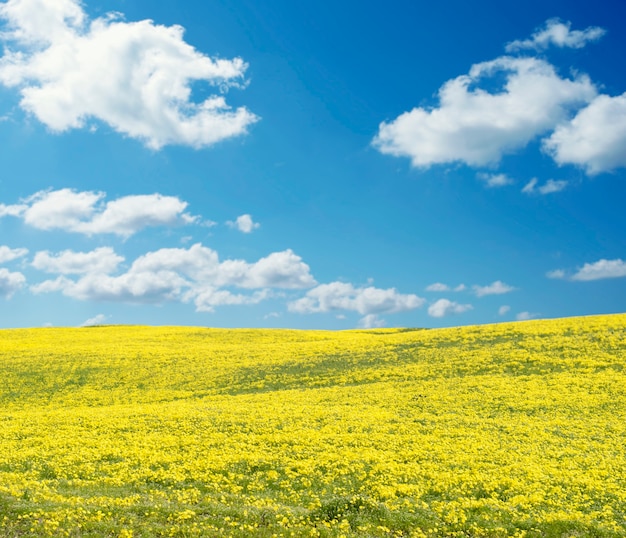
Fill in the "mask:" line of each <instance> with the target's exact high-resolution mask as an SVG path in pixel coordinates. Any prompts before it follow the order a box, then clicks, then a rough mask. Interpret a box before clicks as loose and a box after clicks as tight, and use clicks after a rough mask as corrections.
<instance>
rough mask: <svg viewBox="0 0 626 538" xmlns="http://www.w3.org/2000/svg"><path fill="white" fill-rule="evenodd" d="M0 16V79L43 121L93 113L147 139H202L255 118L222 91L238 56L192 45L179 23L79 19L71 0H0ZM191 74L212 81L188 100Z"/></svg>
mask: <svg viewBox="0 0 626 538" xmlns="http://www.w3.org/2000/svg"><path fill="white" fill-rule="evenodd" d="M0 17H1V18H2V19H4V20H5V21H6V24H7V26H8V28H9V31H8V32H4V33H3V34H2V37H3V38H4V41H5V43H6V44H7V47H6V49H5V54H4V56H3V57H2V58H0V83H2V84H3V85H5V86H7V87H15V88H18V89H19V91H20V93H21V101H20V106H21V107H22V108H23V109H24V110H25V111H27V112H29V113H31V114H33V115H34V116H35V117H36V118H37V119H38V120H39V121H41V122H42V123H44V124H45V125H46V126H47V127H49V128H50V129H51V130H52V131H56V132H62V131H66V130H68V129H75V128H81V127H84V126H85V125H87V123H88V121H89V120H91V119H95V120H99V121H102V122H104V123H106V124H107V125H109V126H110V127H111V128H113V129H114V130H116V131H118V132H120V133H122V134H124V135H127V136H129V137H132V138H136V139H139V140H141V141H143V142H144V143H145V144H146V145H147V146H148V147H150V148H153V149H159V148H161V147H162V146H164V145H167V144H184V145H189V146H193V147H203V146H209V145H211V144H214V143H216V142H218V141H220V140H223V139H226V138H229V137H233V136H237V135H241V134H244V133H246V131H247V129H248V127H249V126H250V125H251V124H252V123H254V122H255V121H257V120H258V118H257V116H255V115H254V114H253V113H251V112H250V111H248V110H247V109H246V108H245V107H239V108H237V109H235V110H233V109H231V108H230V107H229V106H228V105H227V104H226V101H225V98H224V96H223V93H224V92H225V91H226V90H227V89H228V88H230V87H243V86H244V85H245V81H244V74H245V71H246V68H247V65H246V63H245V62H244V61H243V60H242V59H241V58H234V59H232V60H226V59H213V58H210V57H208V56H206V55H204V54H202V53H200V52H198V51H197V50H195V49H194V48H193V47H192V46H191V45H189V44H188V43H186V42H185V41H184V39H183V28H182V27H180V26H170V27H166V26H162V25H158V24H155V23H154V22H152V21H150V20H143V21H138V22H125V21H124V20H122V18H121V16H120V15H119V14H109V15H107V16H105V17H101V18H98V19H94V20H89V19H88V17H87V15H86V14H85V12H84V11H83V9H82V8H81V5H80V2H79V1H78V0H57V1H55V2H44V1H41V0H9V1H8V2H6V3H3V4H0ZM9 47H10V48H9ZM197 81H201V82H204V83H205V84H207V85H209V86H212V87H215V88H218V91H217V92H214V94H213V95H211V96H210V97H208V98H207V99H205V100H204V101H201V102H194V101H193V100H192V95H191V84H192V83H194V82H197Z"/></svg>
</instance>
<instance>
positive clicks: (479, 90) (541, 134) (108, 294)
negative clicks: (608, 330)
mask: <svg viewBox="0 0 626 538" xmlns="http://www.w3.org/2000/svg"><path fill="white" fill-rule="evenodd" d="M505 4H506V5H503V4H502V3H501V2H493V1H477V2H472V3H468V2H461V1H456V0H448V1H442V2H437V3H428V4H426V3H422V2H405V1H395V0H392V1H391V2H356V1H352V0H346V1H343V2H340V3H337V2H328V1H324V0H322V1H319V2H314V3H302V2H287V1H283V0H273V1H271V2H265V3H264V5H263V6H262V7H259V3H257V2H252V1H247V0H241V1H234V2H233V1H222V0H215V1H212V2H195V1H187V2H178V3H175V2H162V1H157V2H155V1H151V2H147V1H143V0H134V1H132V2H130V1H125V0H106V1H103V0H94V1H89V2H84V3H79V2H77V1H76V0H55V1H52V0H9V1H8V2H2V3H0V16H1V17H2V20H1V23H0V24H1V34H0V38H1V40H2V47H3V49H2V57H1V59H0V141H1V144H0V162H1V163H2V170H1V173H0V304H1V305H2V306H1V308H0V326H1V327H27V326H28V327H30V326H32V327H37V326H45V325H52V326H79V325H85V324H86V325H89V324H97V323H107V324H155V325H203V326H216V327H293V328H326V329H348V328H355V327H379V326H389V327H394V326H406V327H441V326H452V325H466V324H476V323H494V322H499V321H511V320H516V319H520V320H521V319H531V318H543V317H562V316H577V315H591V314H604V313H615V312H624V311H625V310H626V308H625V304H626V212H625V211H624V201H625V200H626V181H625V179H626V69H625V68H624V55H623V52H624V51H625V50H626V34H625V33H624V32H623V28H624V24H625V23H626V5H622V4H621V3H619V2H614V1H612V0H611V1H608V0H599V1H597V2H593V3H590V2H583V1H572V0H568V1H550V0H549V1H545V0H544V1H542V2H538V1H534V0H531V1H528V2H524V3H523V4H520V3H505Z"/></svg>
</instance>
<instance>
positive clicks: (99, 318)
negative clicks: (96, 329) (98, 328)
mask: <svg viewBox="0 0 626 538" xmlns="http://www.w3.org/2000/svg"><path fill="white" fill-rule="evenodd" d="M107 319H108V316H105V315H104V314H98V315H96V316H94V317H93V318H89V319H87V320H85V321H83V322H82V323H81V324H80V326H81V327H93V326H95V325H102V324H103V323H104V322H105V321H106V320H107Z"/></svg>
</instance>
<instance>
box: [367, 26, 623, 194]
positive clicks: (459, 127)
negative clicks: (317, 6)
mask: <svg viewBox="0 0 626 538" xmlns="http://www.w3.org/2000/svg"><path fill="white" fill-rule="evenodd" d="M604 33H605V31H604V30H603V29H601V28H598V27H590V28H587V29H585V30H572V29H571V24H570V23H569V22H562V21H559V20H558V19H551V20H549V21H547V23H546V25H545V27H543V28H542V29H540V30H538V31H537V32H535V33H534V34H533V35H532V36H531V38H530V39H526V40H518V41H513V42H511V43H509V44H508V45H507V47H506V50H507V52H509V53H514V52H516V51H520V50H543V49H546V48H547V47H548V46H550V45H554V46H558V47H570V48H581V47H583V46H585V45H586V44H587V43H589V42H592V41H596V40H597V39H599V38H600V37H602V35H604ZM500 79H504V84H503V85H502V86H500V85H499V80H500ZM438 101H439V103H438V105H437V106H435V107H431V108H425V107H417V108H414V109H413V110H410V111H408V112H404V113H403V114H400V115H399V116H398V117H397V118H395V119H394V120H392V121H387V122H382V123H381V124H380V126H379V130H378V134H377V135H376V137H375V138H374V140H373V145H374V146H375V147H376V148H377V149H378V150H379V151H380V152H382V153H385V154H389V155H393V156H397V157H408V158H410V159H411V162H412V164H413V166H415V167H422V168H427V167H430V166H433V165H437V164H449V163H464V164H466V165H468V166H472V167H481V166H487V165H494V164H497V163H498V162H499V161H500V160H501V158H502V156H503V155H505V154H509V153H514V152H516V151H518V150H521V149H522V148H524V147H526V146H527V145H528V144H529V142H531V141H533V140H535V139H536V138H538V137H544V138H543V139H542V143H541V146H542V149H543V151H544V152H545V153H546V154H548V155H549V156H551V157H552V158H553V159H554V161H555V162H556V163H557V164H559V165H563V164H572V165H576V166H580V167H582V168H584V169H585V170H586V172H587V173H588V174H589V175H594V174H598V173H601V172H609V171H611V170H614V169H615V168H618V167H626V152H624V151H623V148H624V147H625V146H626V94H622V95H620V96H616V97H612V96H609V95H603V94H601V95H598V90H597V87H596V85H595V84H594V83H593V82H592V81H591V80H590V79H589V77H588V76H586V75H584V74H578V75H575V76H572V77H570V78H567V77H562V76H561V75H559V74H558V73H557V71H556V69H555V67H554V66H553V65H552V64H550V63H549V62H548V61H547V60H545V59H543V58H539V57H532V56H513V55H508V56H501V57H499V58H496V59H494V60H491V61H487V62H481V63H477V64H475V65H473V66H472V67H471V69H470V71H469V73H468V74H466V75H461V76H459V77H457V78H454V79H452V80H449V81H447V82H446V83H444V84H443V85H442V86H441V88H440V89H439V92H438ZM480 179H483V180H484V181H485V182H486V185H487V186H489V187H497V186H503V185H506V184H508V183H510V180H509V179H508V178H507V176H506V175H504V174H484V175H483V176H482V177H480ZM551 188H553V189H554V190H551V191H550V190H549V189H551ZM561 188H562V185H560V184H554V183H553V184H549V185H547V186H546V187H545V190H548V191H549V192H556V191H557V190H560V189H561ZM543 194H545V192H544V193H543Z"/></svg>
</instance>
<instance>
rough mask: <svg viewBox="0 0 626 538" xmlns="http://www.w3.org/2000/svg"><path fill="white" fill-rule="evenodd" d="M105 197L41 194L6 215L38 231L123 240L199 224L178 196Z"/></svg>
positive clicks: (67, 191) (8, 208)
mask: <svg viewBox="0 0 626 538" xmlns="http://www.w3.org/2000/svg"><path fill="white" fill-rule="evenodd" d="M105 196H106V194H105V193H103V192H92V191H83V192H77V191H75V190H72V189H60V190H56V191H51V190H46V191H39V192H37V193H35V194H33V195H32V196H30V197H28V198H27V199H25V200H24V201H23V203H20V204H16V205H12V206H4V208H5V211H4V215H11V216H14V217H19V218H22V219H23V220H24V222H25V223H26V224H28V225H29V226H32V227H34V228H37V229H39V230H55V229H57V230H65V231H68V232H76V233H81V234H85V235H94V234H115V235H119V236H121V237H124V238H128V237H130V236H131V235H133V234H135V233H137V232H139V231H140V230H142V229H144V228H147V227H151V226H176V225H184V224H191V223H195V222H198V217H194V216H192V215H190V214H188V213H185V209H186V207H187V205H188V204H187V202H184V201H183V200H180V199H179V198H177V197H176V196H164V195H162V194H158V193H155V194H142V195H130V196H123V197H121V198H118V199H117V200H112V201H109V202H106V203H104V198H105ZM0 216H3V215H2V213H0Z"/></svg>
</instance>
